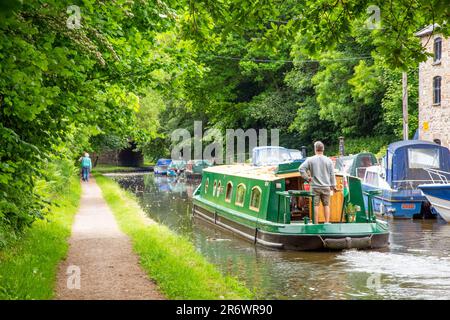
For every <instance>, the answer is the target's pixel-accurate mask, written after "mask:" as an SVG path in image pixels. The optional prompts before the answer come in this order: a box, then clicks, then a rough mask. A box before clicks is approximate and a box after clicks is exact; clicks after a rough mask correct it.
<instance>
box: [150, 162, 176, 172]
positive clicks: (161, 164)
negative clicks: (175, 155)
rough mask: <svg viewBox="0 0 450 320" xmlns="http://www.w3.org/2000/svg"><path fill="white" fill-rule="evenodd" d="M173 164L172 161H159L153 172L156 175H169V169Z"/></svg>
mask: <svg viewBox="0 0 450 320" xmlns="http://www.w3.org/2000/svg"><path fill="white" fill-rule="evenodd" d="M171 163H172V160H171V159H159V160H158V161H157V162H156V165H155V167H154V168H153V172H154V173H155V174H167V169H168V168H169V165H170V164H171Z"/></svg>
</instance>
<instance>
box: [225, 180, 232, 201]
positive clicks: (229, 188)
mask: <svg viewBox="0 0 450 320" xmlns="http://www.w3.org/2000/svg"><path fill="white" fill-rule="evenodd" d="M232 194H233V184H232V183H231V182H228V183H227V191H226V193H225V201H226V202H231V195H232Z"/></svg>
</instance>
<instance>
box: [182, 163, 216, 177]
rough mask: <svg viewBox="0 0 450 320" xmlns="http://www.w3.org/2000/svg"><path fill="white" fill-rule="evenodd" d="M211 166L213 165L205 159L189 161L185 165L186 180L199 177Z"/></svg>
mask: <svg viewBox="0 0 450 320" xmlns="http://www.w3.org/2000/svg"><path fill="white" fill-rule="evenodd" d="M211 166H213V163H212V162H211V161H209V160H206V159H196V160H189V161H188V163H187V164H186V170H185V174H186V177H188V178H195V177H199V178H200V177H201V176H202V172H203V170H204V169H205V168H208V167H211Z"/></svg>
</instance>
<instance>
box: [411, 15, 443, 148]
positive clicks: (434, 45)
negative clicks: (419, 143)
mask: <svg viewBox="0 0 450 320" xmlns="http://www.w3.org/2000/svg"><path fill="white" fill-rule="evenodd" d="M416 36H418V37H420V39H421V42H422V45H423V46H424V47H425V48H426V50H427V52H430V53H432V54H433V55H432V56H431V57H429V58H428V59H427V61H425V62H422V63H420V66H419V139H421V140H428V141H433V140H435V139H439V140H440V141H441V144H442V145H443V146H446V147H447V148H449V147H450V38H444V37H443V36H442V35H441V34H440V33H439V26H438V25H436V24H435V25H430V26H428V27H426V28H424V29H422V30H420V31H419V32H417V33H416Z"/></svg>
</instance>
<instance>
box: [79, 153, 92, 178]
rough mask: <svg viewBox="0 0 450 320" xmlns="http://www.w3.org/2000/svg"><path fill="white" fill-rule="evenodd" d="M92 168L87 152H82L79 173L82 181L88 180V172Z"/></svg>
mask: <svg viewBox="0 0 450 320" xmlns="http://www.w3.org/2000/svg"><path fill="white" fill-rule="evenodd" d="M91 169H92V161H91V158H89V154H88V153H87V152H85V153H84V157H82V158H81V174H82V179H83V181H89V172H90V171H91Z"/></svg>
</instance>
